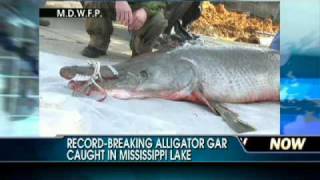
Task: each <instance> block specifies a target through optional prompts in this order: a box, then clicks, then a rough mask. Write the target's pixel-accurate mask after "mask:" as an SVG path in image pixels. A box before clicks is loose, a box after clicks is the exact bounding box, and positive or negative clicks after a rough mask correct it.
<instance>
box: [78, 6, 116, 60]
mask: <svg viewBox="0 0 320 180" xmlns="http://www.w3.org/2000/svg"><path fill="white" fill-rule="evenodd" d="M84 8H99V9H101V10H102V13H103V18H87V19H86V21H85V28H86V30H87V33H88V34H89V36H90V41H89V45H88V46H87V47H86V48H85V49H84V50H83V51H82V55H83V56H86V57H90V58H97V57H99V56H102V55H105V54H106V50H107V49H108V46H109V43H110V38H111V34H112V33H113V25H112V20H113V18H114V14H115V13H114V6H113V3H98V2H85V3H84Z"/></svg>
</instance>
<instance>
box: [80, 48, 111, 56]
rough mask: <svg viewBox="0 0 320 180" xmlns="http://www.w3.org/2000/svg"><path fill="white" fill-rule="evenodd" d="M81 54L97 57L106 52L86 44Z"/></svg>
mask: <svg viewBox="0 0 320 180" xmlns="http://www.w3.org/2000/svg"><path fill="white" fill-rule="evenodd" d="M81 54H82V55H83V56H86V57H89V58H98V57H100V56H104V55H106V54H107V53H106V51H103V50H100V49H97V48H95V47H92V46H87V47H85V48H84V49H83V50H82V52H81Z"/></svg>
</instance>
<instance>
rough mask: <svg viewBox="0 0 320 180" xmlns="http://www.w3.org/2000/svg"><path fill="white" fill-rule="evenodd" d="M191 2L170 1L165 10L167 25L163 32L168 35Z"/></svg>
mask: <svg viewBox="0 0 320 180" xmlns="http://www.w3.org/2000/svg"><path fill="white" fill-rule="evenodd" d="M191 5H192V2H170V3H169V4H168V5H167V8H166V10H165V17H166V19H167V20H168V26H167V27H166V29H165V30H164V33H165V34H168V35H170V33H171V30H172V28H173V26H174V25H175V24H176V23H178V21H179V20H180V19H181V18H182V17H183V15H184V14H185V13H186V11H187V10H188V9H189V8H190V6H191Z"/></svg>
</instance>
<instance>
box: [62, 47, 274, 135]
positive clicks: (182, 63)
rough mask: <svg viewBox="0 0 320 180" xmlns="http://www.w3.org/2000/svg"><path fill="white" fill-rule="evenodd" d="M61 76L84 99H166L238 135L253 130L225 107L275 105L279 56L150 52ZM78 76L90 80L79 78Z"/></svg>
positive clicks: (222, 50) (234, 50)
mask: <svg viewBox="0 0 320 180" xmlns="http://www.w3.org/2000/svg"><path fill="white" fill-rule="evenodd" d="M60 74H61V76H62V77H64V78H65V79H68V80H71V81H70V82H69V87H70V88H71V89H73V90H74V91H75V92H82V93H85V94H87V95H89V94H91V93H92V92H104V93H107V94H108V95H110V96H113V97H115V98H120V99H130V98H151V97H152V98H164V99H169V100H185V101H190V102H194V103H199V104H204V105H206V106H208V107H209V109H210V110H211V111H212V112H214V113H215V114H216V115H220V116H221V117H222V119H223V120H225V122H226V123H227V124H228V125H229V126H230V127H231V128H232V129H233V130H235V131H236V132H238V133H241V132H247V131H253V130H255V129H254V128H253V127H251V126H250V125H248V124H247V123H245V122H243V121H241V120H240V119H239V118H238V115H237V114H236V113H234V112H232V111H231V110H229V109H228V108H226V107H225V106H223V103H253V102H261V101H279V86H280V85H279V79H280V55H279V53H278V52H276V51H273V50H269V49H261V48H248V47H237V46H232V47H229V48H226V47H222V46H221V47H213V48H203V47H201V48H199V47H194V48H180V49H176V50H173V51H170V52H166V53H150V54H145V55H141V56H138V57H136V58H133V59H132V60H129V61H127V62H124V63H120V64H117V65H115V66H113V67H110V66H101V67H100V66H97V65H95V66H69V67H63V68H62V69H61V70H60ZM77 75H85V76H88V79H89V80H88V79H87V80H77V78H75V77H76V76H77Z"/></svg>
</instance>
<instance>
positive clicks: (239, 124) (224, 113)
mask: <svg viewBox="0 0 320 180" xmlns="http://www.w3.org/2000/svg"><path fill="white" fill-rule="evenodd" d="M193 95H195V96H196V97H197V99H198V100H199V101H201V102H202V103H204V104H206V105H207V106H208V107H209V108H210V110H211V111H212V112H213V113H214V114H216V115H218V116H221V117H222V119H223V120H224V121H225V122H226V123H227V124H228V126H230V127H231V128H232V129H233V130H234V131H236V132H237V133H243V132H250V131H255V130H256V129H255V128H254V127H252V126H250V125H249V124H247V123H246V122H244V121H242V120H240V119H239V117H238V114H237V113H235V112H233V111H231V110H230V109H228V108H227V107H225V106H223V105H222V104H221V103H219V102H214V101H210V100H207V99H206V98H205V97H204V96H203V95H202V93H199V92H198V93H193Z"/></svg>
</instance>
